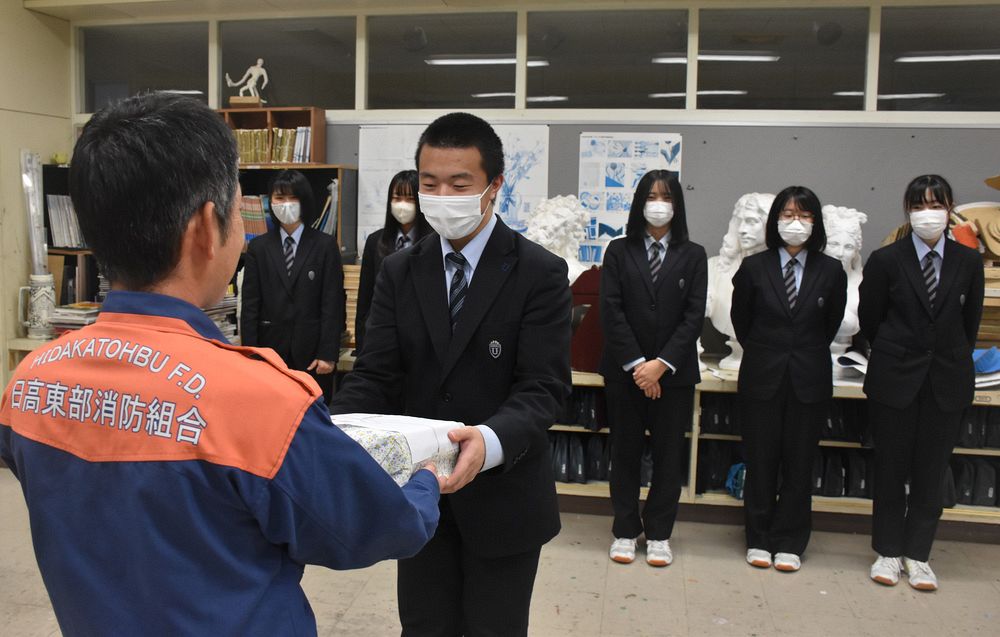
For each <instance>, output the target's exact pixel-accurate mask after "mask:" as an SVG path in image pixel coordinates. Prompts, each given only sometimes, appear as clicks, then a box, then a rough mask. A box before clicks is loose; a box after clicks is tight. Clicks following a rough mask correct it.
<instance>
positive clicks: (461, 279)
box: [445, 252, 468, 332]
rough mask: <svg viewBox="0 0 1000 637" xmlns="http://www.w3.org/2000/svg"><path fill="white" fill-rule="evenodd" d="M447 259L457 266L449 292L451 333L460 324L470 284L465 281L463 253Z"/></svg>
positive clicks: (448, 255) (451, 254)
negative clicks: (460, 316) (459, 314)
mask: <svg viewBox="0 0 1000 637" xmlns="http://www.w3.org/2000/svg"><path fill="white" fill-rule="evenodd" d="M445 258H446V259H448V261H450V262H451V264H452V265H454V266H455V274H453V275H452V277H451V290H450V291H449V292H448V310H449V313H450V314H451V331H452V332H454V331H455V325H456V324H457V323H458V313H459V312H461V311H462V304H464V303H465V291H466V290H467V289H468V284H467V283H466V281H465V264H466V260H465V257H464V256H462V253H461V252H449V253H448V254H447V255H446V256H445Z"/></svg>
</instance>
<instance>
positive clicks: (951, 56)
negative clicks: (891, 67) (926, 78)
mask: <svg viewBox="0 0 1000 637" xmlns="http://www.w3.org/2000/svg"><path fill="white" fill-rule="evenodd" d="M998 60H1000V53H971V52H970V53H928V54H917V55H902V56H900V57H898V58H896V61H897V62H904V63H905V62H996V61H998Z"/></svg>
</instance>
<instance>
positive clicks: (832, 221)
mask: <svg viewBox="0 0 1000 637" xmlns="http://www.w3.org/2000/svg"><path fill="white" fill-rule="evenodd" d="M867 221H868V215H866V214H865V213H863V212H860V211H858V210H855V209H854V208H846V207H843V206H832V205H826V206H823V225H824V226H825V227H826V250H824V252H825V253H826V254H828V255H830V256H831V257H833V258H835V259H838V260H839V261H840V262H841V263H842V264H843V266H844V272H846V273H847V307H846V308H845V309H844V320H843V321H842V322H841V323H840V329H839V330H837V336H836V337H835V338H834V340H833V343H831V344H830V354H831V356H832V357H833V360H834V361H835V360H837V357H839V356H840V355H842V354H843V353H844V352H846V351H847V348H849V347H850V346H851V339H852V338H853V337H854V335H855V334H857V333H858V330H859V329H860V324H859V322H858V286H860V285H861V272H862V266H863V264H862V262H861V225H862V224H864V223H865V222H867ZM833 375H834V378H857V377H860V373H859V372H857V371H855V370H853V369H850V368H844V367H840V366H839V365H834V366H833Z"/></svg>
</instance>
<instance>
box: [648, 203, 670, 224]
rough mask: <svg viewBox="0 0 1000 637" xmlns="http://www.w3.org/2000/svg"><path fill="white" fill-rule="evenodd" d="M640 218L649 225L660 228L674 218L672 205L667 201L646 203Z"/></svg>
mask: <svg viewBox="0 0 1000 637" xmlns="http://www.w3.org/2000/svg"><path fill="white" fill-rule="evenodd" d="M642 216H643V217H645V218H646V222H647V223H648V224H649V225H651V226H653V227H654V228H662V227H663V226H665V225H667V224H668V223H670V220H671V219H673V218H674V204H672V203H670V202H669V201H647V202H646V208H645V209H644V210H643V212H642Z"/></svg>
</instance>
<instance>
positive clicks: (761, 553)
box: [747, 549, 771, 568]
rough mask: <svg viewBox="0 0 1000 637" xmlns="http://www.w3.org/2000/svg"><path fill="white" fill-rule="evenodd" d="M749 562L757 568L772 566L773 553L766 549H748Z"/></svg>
mask: <svg viewBox="0 0 1000 637" xmlns="http://www.w3.org/2000/svg"><path fill="white" fill-rule="evenodd" d="M747 564H749V565H750V566H756V567H757V568H771V554H770V553H769V552H768V551H765V550H764V549H747Z"/></svg>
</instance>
